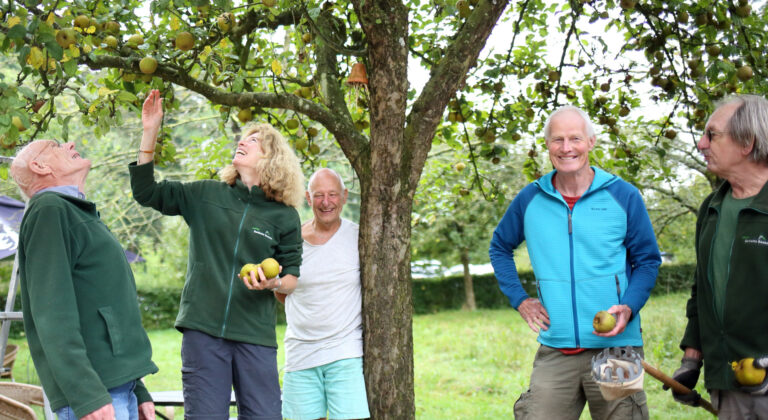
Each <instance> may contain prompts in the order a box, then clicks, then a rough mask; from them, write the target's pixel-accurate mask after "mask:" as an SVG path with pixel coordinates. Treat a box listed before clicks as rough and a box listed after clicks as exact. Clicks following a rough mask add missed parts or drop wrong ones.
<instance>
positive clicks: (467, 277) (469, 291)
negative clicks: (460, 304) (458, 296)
mask: <svg viewBox="0 0 768 420" xmlns="http://www.w3.org/2000/svg"><path fill="white" fill-rule="evenodd" d="M461 265H462V266H464V297H465V300H464V309H467V310H469V311H474V310H475V309H477V304H476V303H475V286H474V285H473V284H472V274H470V273H469V249H467V248H461Z"/></svg>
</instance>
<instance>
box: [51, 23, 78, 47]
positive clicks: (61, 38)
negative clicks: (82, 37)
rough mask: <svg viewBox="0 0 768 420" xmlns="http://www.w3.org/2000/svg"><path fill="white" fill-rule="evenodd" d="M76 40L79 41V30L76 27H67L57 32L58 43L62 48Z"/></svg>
mask: <svg viewBox="0 0 768 420" xmlns="http://www.w3.org/2000/svg"><path fill="white" fill-rule="evenodd" d="M75 42H77V32H75V30H74V29H72V28H67V29H62V30H60V31H58V32H56V43H57V44H59V46H60V47H61V48H64V49H67V48H69V46H70V45H72V44H74V43H75Z"/></svg>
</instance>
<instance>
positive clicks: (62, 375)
mask: <svg viewBox="0 0 768 420" xmlns="http://www.w3.org/2000/svg"><path fill="white" fill-rule="evenodd" d="M19 239H20V240H19V269H20V270H19V271H20V275H21V304H22V312H23V316H24V331H25V332H26V335H27V341H28V343H29V351H30V353H31V355H32V360H33V361H34V363H35V369H37V374H38V376H39V377H40V382H41V383H42V385H43V389H45V393H46V395H48V399H49V400H50V402H51V408H52V409H53V410H58V409H60V408H63V407H66V406H70V407H72V410H74V412H75V414H76V415H77V416H78V417H83V416H85V415H86V414H88V413H90V412H92V411H94V410H96V409H98V408H100V407H102V406H104V405H106V404H109V403H111V402H112V398H111V397H110V396H109V393H108V392H107V390H108V389H110V388H114V387H116V386H120V385H124V384H126V383H128V382H130V381H132V380H135V379H139V378H141V377H143V376H145V375H148V374H150V373H155V372H157V366H155V364H154V363H152V347H151V345H150V342H149V338H148V337H147V333H146V332H145V331H144V328H143V327H142V325H141V314H140V313H139V304H138V300H137V299H136V284H135V282H134V279H133V274H132V273H131V268H130V266H129V265H128V261H127V260H126V259H125V254H124V253H123V248H122V247H121V246H120V243H118V241H117V240H116V239H115V237H114V236H113V235H112V233H111V232H110V231H109V229H107V227H106V226H105V225H104V223H102V221H101V219H99V213H98V212H97V211H96V206H95V205H94V204H93V203H92V202H90V201H86V200H81V199H79V198H75V197H71V196H68V195H63V194H59V193H56V192H42V193H39V194H37V195H35V196H34V197H32V199H31V200H29V203H28V206H27V211H26V213H25V214H24V218H23V220H22V222H21V230H20V233H19ZM139 388H140V389H142V390H143V394H144V395H142V393H140V392H136V394H137V396H138V397H139V401H147V400H148V398H147V397H148V394H147V393H146V389H145V388H143V386H139Z"/></svg>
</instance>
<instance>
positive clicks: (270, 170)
mask: <svg viewBox="0 0 768 420" xmlns="http://www.w3.org/2000/svg"><path fill="white" fill-rule="evenodd" d="M253 133H259V134H261V149H262V150H263V151H264V157H263V158H262V159H260V160H259V162H258V163H256V168H255V169H256V170H257V171H258V172H259V174H260V175H261V184H260V185H259V186H260V187H261V189H262V190H264V193H265V194H266V195H267V198H269V199H271V200H275V201H278V202H281V203H284V204H286V205H289V206H291V207H299V206H301V203H302V201H304V174H303V173H302V171H301V165H300V164H299V159H298V158H297V157H296V154H295V153H294V152H293V150H292V149H291V148H290V146H288V142H287V141H285V139H284V138H283V136H282V135H280V133H279V132H278V131H277V130H275V128H274V127H272V126H271V125H269V124H267V123H251V124H248V125H246V126H245V128H243V134H242V136H240V140H242V139H244V138H246V137H248V136H250V135H251V134H253ZM219 178H220V179H221V180H222V181H224V182H226V183H227V184H229V185H234V183H235V180H237V179H238V178H240V174H239V173H238V172H237V169H235V166H234V165H232V164H230V165H227V166H226V167H225V168H224V169H222V170H221V171H219Z"/></svg>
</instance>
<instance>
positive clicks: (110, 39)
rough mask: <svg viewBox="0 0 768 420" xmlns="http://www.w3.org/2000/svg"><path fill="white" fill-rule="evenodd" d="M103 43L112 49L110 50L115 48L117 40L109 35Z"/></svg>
mask: <svg viewBox="0 0 768 420" xmlns="http://www.w3.org/2000/svg"><path fill="white" fill-rule="evenodd" d="M104 43H105V44H106V45H107V47H109V48H112V49H115V48H117V38H115V37H113V36H112V35H109V36H107V37H106V38H104Z"/></svg>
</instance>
